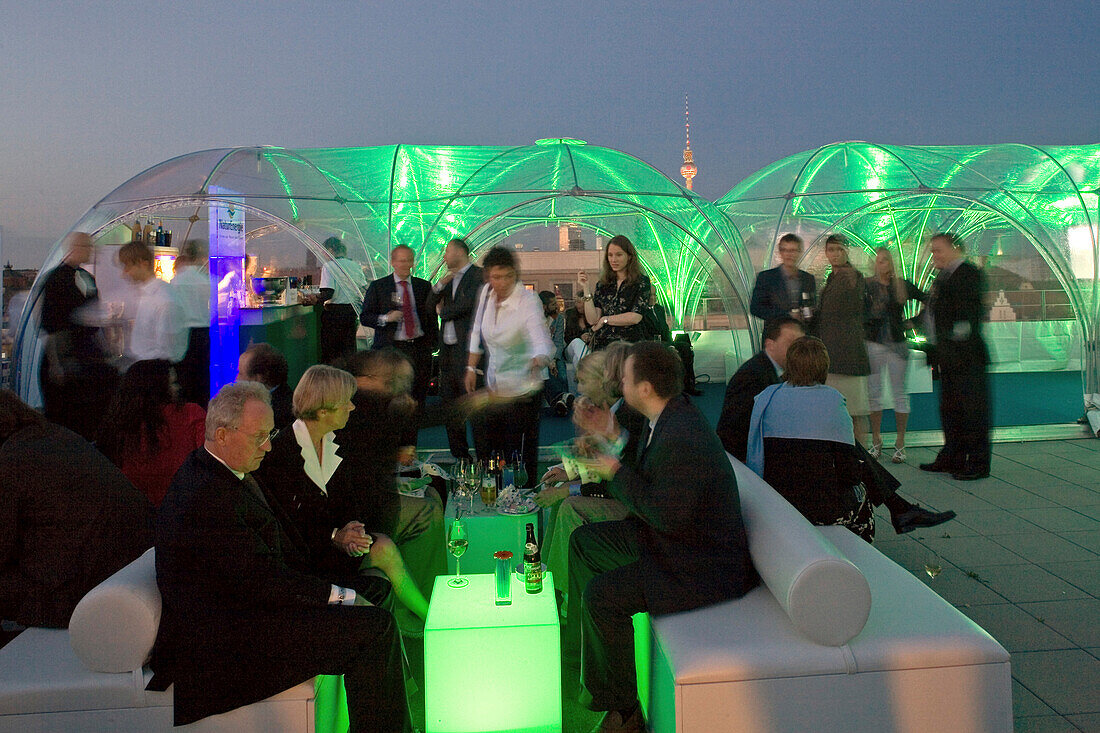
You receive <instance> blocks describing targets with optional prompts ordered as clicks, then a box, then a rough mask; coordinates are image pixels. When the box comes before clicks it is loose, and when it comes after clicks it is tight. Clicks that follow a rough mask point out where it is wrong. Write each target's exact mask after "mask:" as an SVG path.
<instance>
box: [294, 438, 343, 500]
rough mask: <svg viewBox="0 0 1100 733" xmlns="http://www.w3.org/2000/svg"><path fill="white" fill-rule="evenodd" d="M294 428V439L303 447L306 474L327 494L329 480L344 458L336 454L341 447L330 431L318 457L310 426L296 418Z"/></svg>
mask: <svg viewBox="0 0 1100 733" xmlns="http://www.w3.org/2000/svg"><path fill="white" fill-rule="evenodd" d="M291 428H293V429H294V439H295V440H297V441H298V445H299V447H301V449H302V460H303V461H304V462H305V471H306V476H309V478H310V480H311V481H313V483H315V484H317V488H319V489H320V490H321V491H322V492H323V493H324V494H325V495H326V496H327V495H328V480H329V479H330V478H332V474H334V473H336V468H337V467H338V466H339V465H340V463H341V462H342V461H343V460H344V459H343V458H341V457H340V456H338V455H336V450H337V449H338V448H339V447H340V446H339V445H337V444H336V439H335V437H334V435H333V433H328V434H327V435H325V437H324V438H323V439H322V440H321V457H320V458H318V457H317V451H316V450H314V449H313V439H312V438H310V436H309V428H307V427H306V424H305V423H304V422H302V421H301V420H295V421H294V423H293V424H292V425H291Z"/></svg>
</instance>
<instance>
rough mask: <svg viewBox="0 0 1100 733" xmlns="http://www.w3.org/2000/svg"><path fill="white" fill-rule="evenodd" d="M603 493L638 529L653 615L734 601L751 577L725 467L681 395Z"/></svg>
mask: <svg viewBox="0 0 1100 733" xmlns="http://www.w3.org/2000/svg"><path fill="white" fill-rule="evenodd" d="M610 490H611V493H612V495H613V496H614V497H615V498H617V499H619V500H620V501H622V502H623V504H625V505H626V507H627V508H628V509H629V510H630V511H631V513H632V514H631V517H630V518H629V520H628V521H631V522H633V523H635V525H636V526H637V528H638V537H639V543H640V545H641V559H640V562H641V563H642V568H643V592H644V593H645V597H646V604H647V606H648V608H649V610H650V611H652V612H653V613H658V614H660V613H670V612H673V611H677V610H684V609H687V608H695V607H698V606H702V605H706V604H708V603H716V602H718V601H722V600H727V599H730V598H737V597H739V596H741V595H743V594H745V593H746V592H748V591H749V590H750V589H751V588H753V587H754V586H755V585H756V583H757V582H758V577H757V575H756V571H755V569H754V568H753V566H752V561H751V559H750V558H749V549H748V538H747V536H746V534H745V526H744V523H743V522H742V520H741V504H740V499H739V497H738V495H737V479H736V477H735V476H734V473H733V467H732V466H731V465H730V462H729V458H727V457H726V453H725V451H724V450H722V445H721V443H719V441H718V436H717V435H715V434H714V431H713V430H711V428H710V426H709V425H708V424H707V421H706V418H704V417H703V414H702V413H701V412H699V410H698V409H697V408H696V407H695V406H694V405H692V404H691V402H690V401H689V400H688V399H687V398H685V397H683V396H678V397H675V398H673V399H672V400H671V401H670V402H669V403H668V405H667V406H666V407H665V409H664V412H662V413H661V415H660V417H659V418H658V420H657V424H656V425H655V426H654V427H653V434H652V438H651V440H650V443H649V445H648V447H646V446H645V444H644V442H643V441H642V440H641V439H640V440H639V445H638V459H637V463H636V464H634V465H632V464H631V463H630V462H629V461H624V462H623V465H622V467H621V468H620V469H619V471H618V473H616V474H615V477H614V479H612V481H611V485H610Z"/></svg>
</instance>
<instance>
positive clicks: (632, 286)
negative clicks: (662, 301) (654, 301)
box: [577, 234, 653, 351]
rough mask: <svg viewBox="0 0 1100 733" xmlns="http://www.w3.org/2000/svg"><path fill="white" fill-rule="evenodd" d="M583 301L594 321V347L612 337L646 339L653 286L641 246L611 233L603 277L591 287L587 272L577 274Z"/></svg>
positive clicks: (606, 342)
mask: <svg viewBox="0 0 1100 733" xmlns="http://www.w3.org/2000/svg"><path fill="white" fill-rule="evenodd" d="M577 284H578V285H580V287H581V294H580V296H579V298H580V300H582V301H584V317H585V319H586V320H587V321H588V322H589V323H591V324H592V344H591V347H592V350H593V351H599V350H600V349H602V348H603V347H605V346H607V345H608V344H609V343H611V342H612V341H630V342H633V341H643V340H645V336H646V335H645V328H644V327H643V326H642V315H643V314H644V313H645V311H646V310H648V309H649V293H650V291H651V290H652V289H653V286H652V285H651V284H650V282H649V278H648V277H646V276H645V274H643V273H642V265H641V263H640V262H639V261H638V250H637V249H635V248H634V243H633V242H631V241H630V240H629V239H628V238H627V237H624V236H623V235H622V234H620V235H618V236H615V237H612V238H611V239H610V240H609V241H608V243H607V246H606V247H605V248H604V252H603V265H602V266H601V267H600V281H599V283H598V284H597V285H596V290H595V292H594V293H593V292H590V291H589V285H588V273H587V272H580V273H578V274H577Z"/></svg>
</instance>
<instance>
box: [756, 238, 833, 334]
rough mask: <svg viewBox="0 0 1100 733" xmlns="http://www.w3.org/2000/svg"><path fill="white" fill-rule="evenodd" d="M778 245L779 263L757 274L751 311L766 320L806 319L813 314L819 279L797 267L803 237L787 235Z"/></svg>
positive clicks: (780, 239) (804, 320)
mask: <svg viewBox="0 0 1100 733" xmlns="http://www.w3.org/2000/svg"><path fill="white" fill-rule="evenodd" d="M776 248H777V249H778V250H779V263H780V264H779V266H778V267H773V268H772V269H770V270H764V271H763V272H761V273H760V274H759V275H757V276H756V284H755V285H754V286H753V288H752V300H751V301H750V302H749V312H750V313H752V314H753V315H754V316H756V317H757V318H759V319H761V320H763V321H770V320H772V319H774V318H779V317H780V316H787V317H789V318H794V319H795V320H798V321H803V322H806V321H808V320H809V319H810V318H811V317H812V314H813V310H814V302H815V299H816V298H817V281H815V280H814V276H813V275H811V274H810V273H808V272H806V271H805V270H800V269H798V258H799V257H801V256H802V237H800V236H798V235H797V234H784V235H783V236H782V237H780V238H779V242H778V244H777V245H776Z"/></svg>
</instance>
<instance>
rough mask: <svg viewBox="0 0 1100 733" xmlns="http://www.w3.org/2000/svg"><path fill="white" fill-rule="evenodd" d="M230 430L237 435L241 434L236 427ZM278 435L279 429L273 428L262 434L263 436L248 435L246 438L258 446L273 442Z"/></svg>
mask: <svg viewBox="0 0 1100 733" xmlns="http://www.w3.org/2000/svg"><path fill="white" fill-rule="evenodd" d="M230 429H231V430H236V431H237V432H238V433H239V432H241V429H240V428H237V427H234V428H230ZM278 434H279V428H273V429H272V430H271V432H270V433H264V434H263V435H249V436H248V437H249V438H251V439H252V442H253V443H255V444H256V445H257V446H260V445H263V444H264V443H266V442H268V441H269V440H275V436H276V435H278Z"/></svg>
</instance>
